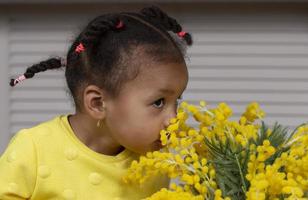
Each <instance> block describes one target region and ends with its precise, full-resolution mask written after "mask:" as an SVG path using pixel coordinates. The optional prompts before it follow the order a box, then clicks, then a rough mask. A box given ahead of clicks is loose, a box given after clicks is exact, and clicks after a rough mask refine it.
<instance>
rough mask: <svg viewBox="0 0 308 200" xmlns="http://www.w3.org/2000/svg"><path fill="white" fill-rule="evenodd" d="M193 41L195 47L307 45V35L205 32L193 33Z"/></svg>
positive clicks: (304, 33)
mask: <svg viewBox="0 0 308 200" xmlns="http://www.w3.org/2000/svg"><path fill="white" fill-rule="evenodd" d="M193 39H194V42H195V44H196V45H198V44H199V43H200V42H201V43H208V42H216V43H217V44H228V43H234V44H236V43H237V44H243V43H248V44H249V43H252V42H254V43H264V42H267V43H268V44H276V45H279V44H281V43H282V44H284V43H285V42H288V43H295V44H303V43H308V35H307V33H306V32H302V33H301V32H297V33H285V32H280V33H266V32H265V33H229V32H215V33H210V32H206V31H194V32H193Z"/></svg>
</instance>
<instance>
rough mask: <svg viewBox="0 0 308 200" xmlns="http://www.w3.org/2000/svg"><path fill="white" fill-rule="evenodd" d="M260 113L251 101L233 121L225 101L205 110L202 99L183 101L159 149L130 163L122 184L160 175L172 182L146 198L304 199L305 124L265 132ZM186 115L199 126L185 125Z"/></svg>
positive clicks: (307, 168) (307, 167) (307, 195)
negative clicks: (193, 101)
mask: <svg viewBox="0 0 308 200" xmlns="http://www.w3.org/2000/svg"><path fill="white" fill-rule="evenodd" d="M264 115H265V114H264V112H263V111H262V110H261V109H260V107H259V105H258V104H257V103H255V102H253V103H251V104H249V105H248V106H247V109H246V111H245V112H244V113H243V114H242V115H241V117H240V119H239V120H238V121H232V120H230V119H229V118H230V117H231V116H232V110H231V109H230V107H229V106H228V105H227V104H225V103H221V104H219V105H218V106H217V107H216V108H214V109H209V108H208V107H207V105H206V103H205V102H204V101H201V102H200V106H196V105H190V104H188V103H186V102H183V103H182V104H181V105H180V107H179V109H178V113H177V116H176V118H174V119H172V120H171V121H170V125H169V127H168V128H166V129H165V130H162V131H161V132H160V135H161V141H162V144H163V146H164V147H163V148H162V149H161V150H160V151H155V152H148V153H147V154H146V156H141V157H140V159H139V161H133V162H132V164H131V167H130V169H129V172H128V174H127V175H126V176H125V178H124V180H125V181H127V182H138V183H142V182H144V181H146V180H147V178H149V177H151V176H153V175H158V174H159V173H160V174H166V175H168V176H169V177H170V178H172V179H174V180H175V182H176V183H177V184H176V183H172V184H170V187H169V188H164V189H162V190H161V191H159V192H157V193H155V194H153V195H152V196H151V197H148V198H147V199H148V200H155V199H161V200H163V199H177V200H181V199H182V200H186V199H187V200H190V199H192V200H194V199H195V200H199V199H200V200H203V199H209V200H223V199H225V200H228V199H230V200H231V199H233V200H237V199H238V200H241V199H247V200H262V199H277V200H280V199H292V200H294V199H308V153H307V152H308V125H307V124H302V125H300V126H298V127H297V128H296V129H295V130H294V131H293V132H290V131H288V129H287V128H283V127H282V126H281V125H279V124H277V123H276V124H275V125H274V126H273V127H272V128H270V127H268V126H267V125H265V124H264V122H263V121H261V119H262V118H263V117H264ZM189 116H193V118H194V119H195V120H196V121H197V122H198V124H199V127H193V126H189V125H188V124H187V123H186V121H187V119H188V118H189Z"/></svg>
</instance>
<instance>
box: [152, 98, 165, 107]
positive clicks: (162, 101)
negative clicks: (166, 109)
mask: <svg viewBox="0 0 308 200" xmlns="http://www.w3.org/2000/svg"><path fill="white" fill-rule="evenodd" d="M164 104H165V100H164V99H163V98H161V99H158V100H157V101H155V102H154V103H153V106H154V107H156V108H161V107H163V106H164Z"/></svg>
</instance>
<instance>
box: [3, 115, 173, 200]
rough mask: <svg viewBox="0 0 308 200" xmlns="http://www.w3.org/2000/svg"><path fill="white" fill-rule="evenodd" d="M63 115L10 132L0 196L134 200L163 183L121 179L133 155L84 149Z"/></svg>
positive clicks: (164, 179)
mask: <svg viewBox="0 0 308 200" xmlns="http://www.w3.org/2000/svg"><path fill="white" fill-rule="evenodd" d="M67 117H68V116H59V117H56V118H55V119H53V120H51V121H48V122H45V123H42V124H40V125H38V126H35V127H33V128H30V129H23V130H21V131H20V132H18V133H17V134H16V135H15V136H14V138H13V139H12V140H11V142H10V144H9V145H8V148H7V149H6V150H5V152H4V153H3V155H2V156H1V157H0V200H11V199H33V200H47V199H48V200H49V199H52V200H58V199H59V200H60V199H78V200H105V199H106V200H124V199H125V200H131V199H132V200H133V199H134V200H135V199H136V200H137V199H138V200H139V199H143V198H145V197H148V196H150V195H151V194H153V193H155V192H156V191H158V190H160V188H162V187H167V186H168V184H169V180H168V178H167V177H155V178H153V179H151V180H149V181H148V182H146V183H145V184H143V185H137V184H136V185H131V184H125V183H123V181H122V177H123V175H124V174H125V172H126V169H127V168H128V167H129V165H130V163H131V161H132V160H134V159H137V158H138V155H137V154H135V153H133V152H130V151H128V150H124V151H123V152H121V153H120V154H118V155H116V156H108V155H103V154H100V153H97V152H95V151H93V150H91V149H89V148H88V147H87V146H86V145H84V144H83V143H82V142H81V141H80V140H79V139H78V138H77V137H76V136H75V134H74V133H73V131H72V129H71V127H70V125H69V123H68V118H67Z"/></svg>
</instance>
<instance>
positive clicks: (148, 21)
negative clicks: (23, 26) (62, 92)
mask: <svg viewBox="0 0 308 200" xmlns="http://www.w3.org/2000/svg"><path fill="white" fill-rule="evenodd" d="M191 44H192V38H191V35H190V34H189V33H186V32H183V31H182V27H181V26H180V25H179V24H178V22H177V21H176V20H175V19H173V18H171V17H169V16H168V15H167V14H166V13H165V12H163V11H162V10H160V9H159V8H158V7H155V6H151V7H146V8H144V9H142V10H141V11H140V12H122V13H111V14H105V15H101V16H98V17H96V18H95V19H93V20H92V21H90V22H89V24H88V25H87V26H86V27H85V28H84V30H83V31H82V32H81V33H80V34H79V35H78V36H77V38H76V39H75V41H74V42H73V43H72V45H71V47H70V49H69V50H68V53H67V56H66V60H65V64H64V62H63V60H61V58H50V59H48V60H46V61H42V62H40V63H38V64H35V65H32V66H30V67H29V68H27V70H26V72H25V73H24V74H23V75H22V78H21V77H19V78H17V79H12V80H11V82H10V85H11V86H14V85H16V84H17V83H18V82H20V81H22V80H23V79H27V78H32V77H33V76H34V74H36V73H38V72H42V71H46V70H48V69H56V68H60V67H63V66H65V67H66V70H65V77H66V81H67V85H68V88H69V90H70V92H71V94H72V96H73V99H74V102H75V105H76V109H77V110H80V105H81V104H80V103H81V102H80V97H79V94H81V91H83V89H84V88H85V87H86V86H87V85H90V84H94V85H97V86H99V87H101V88H103V89H104V90H106V91H107V92H108V94H110V95H111V96H113V97H116V96H117V95H118V94H119V91H120V89H121V86H122V85H123V83H125V82H126V81H128V80H131V79H133V78H134V77H136V76H137V74H138V69H139V67H140V66H139V65H140V59H141V58H140V57H137V56H136V54H137V53H136V51H137V49H139V50H141V51H142V53H143V54H142V55H145V56H146V59H151V60H150V61H155V62H169V63H181V62H185V61H184V56H185V50H186V46H187V45H191ZM80 45H81V46H80ZM76 48H77V49H78V50H76ZM80 48H81V49H80Z"/></svg>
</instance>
